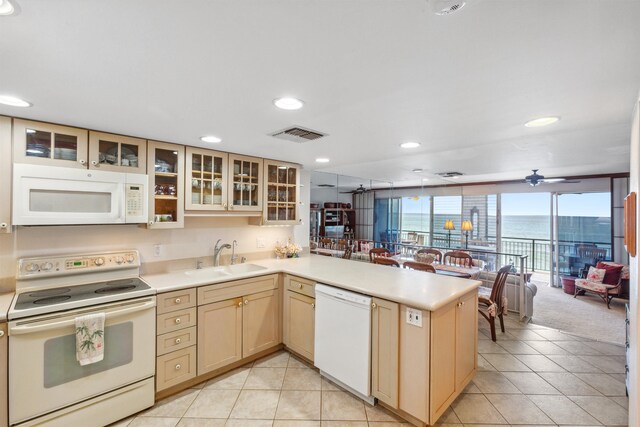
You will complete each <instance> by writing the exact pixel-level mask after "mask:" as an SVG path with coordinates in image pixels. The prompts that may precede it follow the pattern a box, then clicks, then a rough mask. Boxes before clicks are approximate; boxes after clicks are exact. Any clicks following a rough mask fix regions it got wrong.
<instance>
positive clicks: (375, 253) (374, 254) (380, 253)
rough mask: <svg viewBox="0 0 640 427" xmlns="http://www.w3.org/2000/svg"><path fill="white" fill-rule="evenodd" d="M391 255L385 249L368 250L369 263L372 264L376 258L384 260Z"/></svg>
mask: <svg viewBox="0 0 640 427" xmlns="http://www.w3.org/2000/svg"><path fill="white" fill-rule="evenodd" d="M389 254H391V252H390V251H389V249H387V248H373V249H370V250H369V261H370V262H374V260H375V259H376V258H386V257H388V256H389Z"/></svg>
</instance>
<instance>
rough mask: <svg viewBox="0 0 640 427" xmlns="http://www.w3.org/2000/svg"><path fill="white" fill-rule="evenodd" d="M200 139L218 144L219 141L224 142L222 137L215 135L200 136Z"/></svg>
mask: <svg viewBox="0 0 640 427" xmlns="http://www.w3.org/2000/svg"><path fill="white" fill-rule="evenodd" d="M200 141H202V142H211V143H213V144H217V143H218V142H222V140H221V139H220V138H218V137H217V136H213V135H207V136H201V137H200Z"/></svg>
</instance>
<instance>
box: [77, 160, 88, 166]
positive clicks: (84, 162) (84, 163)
mask: <svg viewBox="0 0 640 427" xmlns="http://www.w3.org/2000/svg"><path fill="white" fill-rule="evenodd" d="M78 162H79V163H80V164H81V165H86V164H87V161H86V160H85V159H80V160H78Z"/></svg>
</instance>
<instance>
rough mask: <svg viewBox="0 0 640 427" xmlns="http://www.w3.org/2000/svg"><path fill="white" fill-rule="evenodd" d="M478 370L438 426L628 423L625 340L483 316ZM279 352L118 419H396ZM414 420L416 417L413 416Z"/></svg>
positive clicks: (362, 424) (173, 422)
mask: <svg viewBox="0 0 640 427" xmlns="http://www.w3.org/2000/svg"><path fill="white" fill-rule="evenodd" d="M479 321H480V323H479V325H478V326H479V332H480V333H479V341H478V353H479V354H478V368H479V369H478V374H477V376H476V377H475V379H474V380H473V382H472V383H471V384H469V386H468V387H467V388H466V389H465V391H464V393H463V394H462V395H461V396H460V397H459V398H458V399H457V400H456V401H455V402H454V403H453V404H452V405H451V408H449V409H448V410H447V412H446V413H445V414H444V415H443V416H442V417H441V419H440V420H439V421H438V423H437V424H436V425H438V426H442V427H445V426H449V427H451V426H458V427H460V426H476V427H480V426H484V427H491V426H498V425H499V426H505V425H514V426H529V427H533V426H554V425H562V426H565V425H567V426H573V425H575V426H577V425H581V426H602V425H606V426H626V425H627V408H628V399H627V398H626V397H625V386H624V372H625V367H624V366H625V360H624V348H623V347H621V346H617V345H612V344H607V343H602V342H596V341H590V340H586V339H584V338H580V337H576V336H572V335H568V334H565V333H563V332H560V331H557V330H553V329H548V328H545V327H542V326H539V325H524V324H521V323H518V322H517V321H515V319H513V318H508V319H507V325H506V328H507V332H506V333H504V334H503V333H500V332H498V342H497V343H494V342H492V341H491V340H490V338H489V337H490V335H489V330H488V325H487V324H486V322H485V321H484V320H483V319H479ZM400 425H403V422H402V420H400V419H398V418H397V417H395V416H393V415H391V414H389V413H388V412H386V411H384V410H382V409H379V408H378V407H371V406H369V405H366V404H365V403H363V402H362V401H361V400H359V399H356V398H354V397H352V396H351V395H349V394H347V393H345V392H343V391H342V390H341V389H340V388H338V387H336V386H335V385H333V384H332V383H330V382H329V381H327V380H325V379H322V378H321V377H320V376H319V375H318V373H317V372H316V371H315V370H313V369H310V368H309V367H308V366H307V365H305V364H304V363H301V362H300V361H298V360H297V359H296V358H295V357H293V356H290V355H289V353H286V352H280V353H277V354H275V355H272V356H269V357H267V358H264V359H262V360H258V361H256V362H255V363H250V364H248V365H246V366H243V367H242V368H239V369H236V370H234V371H232V372H230V373H228V374H225V375H223V376H221V377H219V378H215V379H213V380H210V381H208V382H206V383H202V384H199V385H198V386H197V387H194V388H191V389H188V390H185V391H183V392H182V393H179V394H177V395H175V396H172V397H170V398H167V399H164V400H162V401H161V402H158V403H157V404H156V405H155V406H154V407H153V408H151V409H149V410H147V411H144V412H142V413H140V414H138V415H137V416H135V417H131V418H128V419H126V420H123V421H121V422H119V423H116V424H113V426H114V427H115V426H117V427H125V426H126V427H149V426H153V427H156V426H157V427H176V426H177V427H204V426H206V427H217V426H226V427H244V426H246V427H263V426H264V427H319V426H322V427H397V426H400ZM404 425H407V426H408V425H409V424H404Z"/></svg>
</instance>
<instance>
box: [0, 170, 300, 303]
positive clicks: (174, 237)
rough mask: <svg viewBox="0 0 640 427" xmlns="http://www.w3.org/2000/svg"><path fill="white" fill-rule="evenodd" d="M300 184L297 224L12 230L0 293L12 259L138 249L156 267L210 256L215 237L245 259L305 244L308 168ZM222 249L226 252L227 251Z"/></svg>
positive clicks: (1, 244)
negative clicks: (259, 242) (231, 245)
mask: <svg viewBox="0 0 640 427" xmlns="http://www.w3.org/2000/svg"><path fill="white" fill-rule="evenodd" d="M301 184H302V185H303V187H301V191H300V199H301V202H302V206H301V209H300V217H301V218H302V224H301V225H296V226H277V227H260V226H255V225H249V220H248V218H246V217H215V218H206V217H193V218H191V217H188V218H185V228H183V229H173V230H149V229H147V228H145V227H142V226H137V225H92V226H73V227H68V226H57V227H20V228H17V229H16V230H15V232H14V233H13V234H8V235H0V291H9V290H13V289H14V286H15V285H14V277H15V268H16V261H17V259H18V258H23V257H31V256H39V255H50V254H65V253H90V252H100V251H110V250H118V249H137V250H138V251H139V252H140V255H141V258H142V262H143V263H154V264H155V263H158V264H157V265H160V264H169V263H168V262H169V261H176V260H185V263H183V265H189V266H191V264H193V266H195V260H192V259H193V258H200V257H206V258H205V261H210V260H211V258H212V257H213V247H214V244H215V242H216V240H217V239H222V241H223V242H225V243H231V242H232V241H233V240H234V239H235V240H237V241H238V247H237V253H238V254H239V255H240V256H248V257H249V259H256V258H260V257H267V256H268V257H271V256H273V247H274V245H275V243H276V242H277V241H280V242H286V241H287V240H288V239H291V240H292V241H293V242H296V243H298V244H299V245H301V246H302V247H308V246H309V229H308V227H309V226H308V224H309V223H308V218H309V173H308V172H304V171H303V173H302V174H301ZM258 239H261V240H263V241H264V244H265V247H264V248H259V247H258V245H257V240H258ZM156 245H157V246H158V247H159V250H160V251H159V255H158V256H156V255H155V247H156ZM224 253H225V254H226V255H227V256H228V255H229V254H230V251H224ZM192 261H193V262H192Z"/></svg>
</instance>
